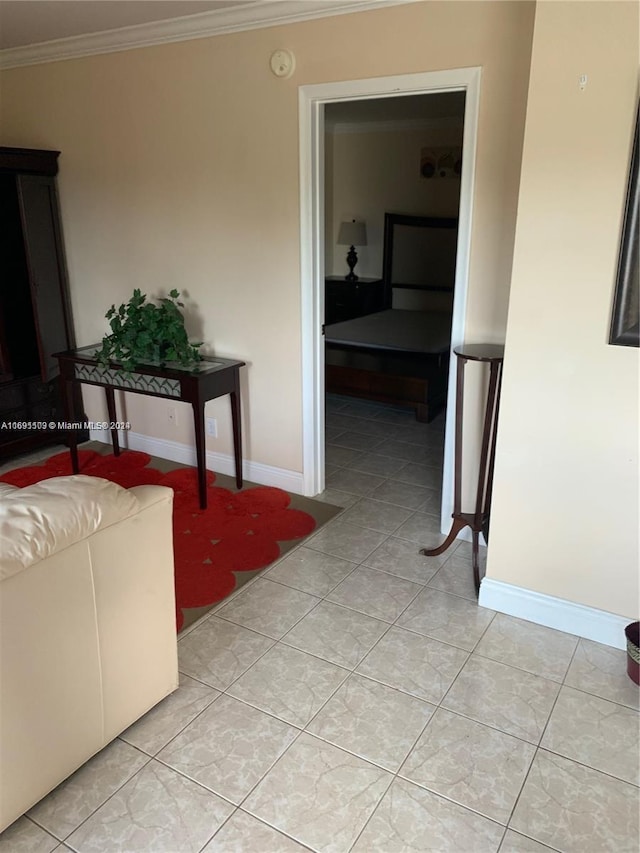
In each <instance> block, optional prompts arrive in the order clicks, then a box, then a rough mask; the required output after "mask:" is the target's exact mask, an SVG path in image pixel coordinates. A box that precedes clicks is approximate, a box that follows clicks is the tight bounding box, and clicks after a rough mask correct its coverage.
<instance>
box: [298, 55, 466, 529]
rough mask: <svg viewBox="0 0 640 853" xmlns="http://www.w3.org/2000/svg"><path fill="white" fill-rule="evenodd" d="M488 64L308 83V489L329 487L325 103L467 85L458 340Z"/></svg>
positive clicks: (304, 185) (446, 504)
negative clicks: (483, 76) (481, 102)
mask: <svg viewBox="0 0 640 853" xmlns="http://www.w3.org/2000/svg"><path fill="white" fill-rule="evenodd" d="M480 77H481V69H480V68H478V67H472V68H456V69H451V70H448V71H427V72H424V73H421V74H403V75H398V76H394V77H378V78H370V79H368V80H348V81H340V82H338V83H319V84H315V85H310V86H301V87H300V88H299V90H298V105H299V130H300V264H301V269H300V279H301V322H302V329H301V342H302V441H303V460H302V465H303V469H302V478H303V486H304V494H305V495H316V494H318V493H319V492H321V491H322V490H323V489H324V456H325V435H324V339H323V336H322V322H323V317H324V105H325V104H328V103H335V102H337V101H353V100H365V99H371V98H384V97H401V96H403V95H420V94H425V95H426V94H431V93H436V92H446V91H452V90H458V91H465V92H466V99H465V114H464V135H463V145H462V162H463V164H464V166H463V170H462V178H461V185H460V212H459V222H458V250H457V257H456V281H455V297H454V303H453V321H452V327H451V346H452V348H453V347H454V346H458V345H460V344H461V343H463V342H464V330H465V317H466V307H467V291H468V283H469V254H470V246H471V222H472V215H473V192H474V181H475V161H476V145H477V135H478V108H479V100H480ZM454 361H455V359H453V358H452V359H451V364H450V372H449V390H448V398H447V425H446V439H445V456H444V473H443V494H442V529H443V532H444V531H448V529H449V526H450V519H451V512H452V509H453V434H454V425H455V364H454Z"/></svg>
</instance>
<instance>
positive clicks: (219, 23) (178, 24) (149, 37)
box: [0, 0, 420, 69]
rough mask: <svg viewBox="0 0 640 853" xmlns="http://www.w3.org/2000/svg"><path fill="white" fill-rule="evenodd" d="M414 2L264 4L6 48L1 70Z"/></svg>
mask: <svg viewBox="0 0 640 853" xmlns="http://www.w3.org/2000/svg"><path fill="white" fill-rule="evenodd" d="M415 2H420V0H260V2H255V3H247V4H244V5H242V6H237V7H235V8H234V7H230V8H223V9H217V10H215V11H212V12H203V13H201V14H197V15H188V16H186V17H183V18H172V19H170V20H164V21H154V22H152V23H148V24H136V25H135V26H130V27H122V28H119V29H114V30H106V31H103V32H99V33H89V34H87V35H81V36H72V37H70V38H63V39H56V40H54V41H48V42H41V43H40V44H32V45H26V46H21V47H12V48H7V49H5V50H1V51H0V69H3V68H17V67H19V66H21V65H37V64H40V63H44V62H56V61H58V60H61V59H74V58H78V57H82V56H92V55H94V54H99V53H115V52H117V51H121V50H133V49H135V48H138V47H150V46H152V45H158V44H167V43H169V42H176V41H188V40H189V39H199V38H208V37H210V36H216V35H221V34H223V33H232V32H240V31H242V30H254V29H261V28H264V27H274V26H281V25H282V24H290V23H295V22H298V21H308V20H313V19H315V18H325V17H329V16H332V15H344V14H350V13H353V12H366V11H370V10H372V9H381V8H384V7H385V6H399V5H403V4H406V3H415Z"/></svg>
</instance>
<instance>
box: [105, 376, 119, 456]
mask: <svg viewBox="0 0 640 853" xmlns="http://www.w3.org/2000/svg"><path fill="white" fill-rule="evenodd" d="M104 393H105V396H106V398H107V412H108V413H109V420H110V421H111V423H112V424H114V423H116V421H117V417H116V397H115V394H114V391H113V388H111V387H109V386H108V385H107V386H106V387H105V389H104ZM111 443H112V445H113V455H114V456H120V443H119V441H118V430H117V429H115V427H114V428H113V429H112V430H111Z"/></svg>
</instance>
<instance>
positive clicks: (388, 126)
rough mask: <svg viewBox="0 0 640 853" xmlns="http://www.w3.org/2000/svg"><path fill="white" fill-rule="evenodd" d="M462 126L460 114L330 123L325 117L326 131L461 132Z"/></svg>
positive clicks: (337, 132) (336, 132) (340, 132)
mask: <svg viewBox="0 0 640 853" xmlns="http://www.w3.org/2000/svg"><path fill="white" fill-rule="evenodd" d="M463 127H464V120H463V118H462V116H460V117H458V116H446V117H443V118H423V119H419V118H408V119H392V120H390V121H337V122H335V123H331V122H330V121H327V120H326V118H325V124H324V128H325V131H326V132H327V133H335V134H342V133H406V132H407V131H411V130H455V131H458V132H461V131H462V129H463Z"/></svg>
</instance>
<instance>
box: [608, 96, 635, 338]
mask: <svg viewBox="0 0 640 853" xmlns="http://www.w3.org/2000/svg"><path fill="white" fill-rule="evenodd" d="M639 135H640V105H639V107H638V113H637V115H636V129H635V135H634V139H633V148H632V150H631V166H630V169H629V184H628V188H627V200H626V204H625V213H624V220H623V225H622V239H621V241H620V254H619V257H618V270H617V275H616V287H615V292H614V297H613V312H612V315H611V329H610V331H609V343H610V344H613V345H615V346H623V347H638V346H640V265H639V258H640V245H639V243H640V236H639V233H638V229H639V226H640V179H639V178H638V172H639V171H640V151H639V145H640V140H639Z"/></svg>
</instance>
